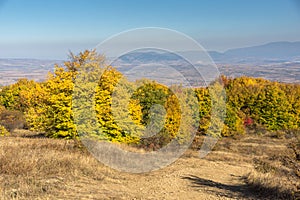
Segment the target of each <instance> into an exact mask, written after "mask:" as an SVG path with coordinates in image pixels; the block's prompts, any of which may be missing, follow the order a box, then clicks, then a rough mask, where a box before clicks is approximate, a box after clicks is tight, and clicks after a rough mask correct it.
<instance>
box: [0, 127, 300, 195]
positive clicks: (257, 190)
mask: <svg viewBox="0 0 300 200" xmlns="http://www.w3.org/2000/svg"><path fill="white" fill-rule="evenodd" d="M201 140H202V138H201V137H200V138H198V141H199V142H201ZM78 146H79V145H78V144H77V143H75V142H74V141H66V140H58V139H49V138H43V137H39V135H33V134H31V133H30V134H28V133H26V132H24V131H18V132H17V133H15V134H14V135H12V136H10V137H1V138H0V198H1V199H299V198H300V193H299V190H300V158H299V157H300V155H299V149H300V148H299V147H300V146H299V137H298V138H297V137H296V136H293V135H291V136H290V137H285V138H278V137H274V136H272V135H269V136H257V135H248V136H240V137H238V138H223V139H221V140H219V142H218V144H217V145H216V147H215V148H214V150H213V151H212V152H211V153H210V154H209V155H208V156H207V157H205V158H204V159H200V158H199V157H198V152H197V151H196V149H197V147H198V145H197V144H196V143H195V144H194V145H193V147H194V148H193V149H190V150H188V151H187V152H186V153H185V154H184V155H183V156H182V157H181V158H180V159H178V160H177V161H176V162H174V163H173V164H171V165H169V166H167V167H165V168H163V169H160V170H157V171H154V172H149V173H143V174H129V173H124V172H118V171H116V170H113V169H111V168H109V167H106V166H104V165H103V164H101V163H100V162H98V161H97V160H96V159H95V158H93V157H92V156H91V155H90V154H89V153H88V152H87V150H85V148H84V147H81V148H80V147H78Z"/></svg>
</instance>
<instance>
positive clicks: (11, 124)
mask: <svg viewBox="0 0 300 200" xmlns="http://www.w3.org/2000/svg"><path fill="white" fill-rule="evenodd" d="M0 125H1V126H3V127H4V128H5V129H6V130H8V131H10V132H11V131H13V130H14V129H22V128H25V127H26V121H25V118H24V115H23V113H22V112H20V111H15V110H7V109H5V108H3V107H2V108H1V109H0Z"/></svg>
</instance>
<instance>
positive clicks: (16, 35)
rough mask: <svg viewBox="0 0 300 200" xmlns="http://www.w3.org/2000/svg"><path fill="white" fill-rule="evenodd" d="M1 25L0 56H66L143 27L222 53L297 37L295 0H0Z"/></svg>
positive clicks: (299, 23)
mask: <svg viewBox="0 0 300 200" xmlns="http://www.w3.org/2000/svg"><path fill="white" fill-rule="evenodd" d="M0 25H1V26H0V58H38V59H65V58H66V57H67V55H68V52H69V51H73V52H75V53H76V52H78V51H82V50H84V49H91V48H94V47H95V46H96V45H97V44H99V43H100V42H102V41H103V40H105V39H107V38H109V37H111V36H112V35H115V34H118V33H120V32H122V31H126V30H129V29H134V28H142V27H162V28H169V29H173V30H176V31H179V32H182V33H184V34H186V35H188V36H190V37H192V38H193V39H195V40H196V41H197V42H199V43H200V44H201V45H202V46H203V47H204V48H205V49H207V50H216V51H220V52H222V51H225V50H228V49H231V48H237V47H245V46H253V45H259V44H265V43H268V42H275V41H300V0H251V1H250V0H249V1H244V0H194V1H193V0H151V1H150V0H105V1H104V0H0Z"/></svg>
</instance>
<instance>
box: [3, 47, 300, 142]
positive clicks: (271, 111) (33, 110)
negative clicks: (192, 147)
mask: <svg viewBox="0 0 300 200" xmlns="http://www.w3.org/2000/svg"><path fill="white" fill-rule="evenodd" d="M95 69H97V70H98V72H100V73H101V78H100V80H97V78H99V77H97V76H96V75H97V74H94V75H93V74H91V73H90V72H92V71H94V70H95ZM83 71H84V72H88V74H87V76H82V77H81V78H82V79H83V80H90V79H91V78H93V76H94V80H96V82H95V81H94V83H96V84H94V85H88V84H81V85H80V87H77V86H76V80H78V75H79V74H80V73H81V72H83ZM212 84H218V85H221V86H222V87H223V88H224V90H225V92H226V100H225V102H226V104H225V105H224V107H225V108H226V115H225V117H224V124H223V126H222V130H221V133H220V134H221V135H220V136H232V135H237V134H245V133H247V132H248V131H249V130H254V131H258V130H269V131H282V132H287V131H298V130H299V128H300V114H299V113H300V86H299V85H298V84H287V83H279V82H271V81H269V80H265V79H262V78H251V77H245V76H243V77H238V78H228V77H225V76H221V77H220V80H216V81H215V82H214V83H212ZM209 87H210V86H208V87H201V88H193V89H192V90H191V89H186V88H183V87H182V86H172V87H170V88H168V87H166V86H164V85H161V84H159V83H157V82H155V81H151V80H146V79H145V80H138V81H137V82H136V83H132V82H130V81H128V80H126V79H125V78H124V76H123V75H122V74H121V73H120V72H119V71H117V70H116V69H115V68H113V67H111V66H106V65H105V58H104V57H103V56H101V55H98V54H97V53H96V51H85V52H82V53H79V54H78V55H73V54H71V59H70V60H69V61H67V62H65V63H64V65H63V66H59V65H55V70H54V72H53V73H50V72H49V74H48V77H47V79H46V81H44V82H35V81H33V80H27V79H20V80H19V81H18V82H16V83H15V84H11V85H9V86H4V87H2V89H1V92H0V133H1V134H2V135H6V134H9V131H12V130H13V129H14V128H27V129H30V130H33V131H37V132H42V133H44V134H45V135H46V136H48V137H52V138H69V139H70V138H76V137H77V136H78V130H79V129H80V130H85V129H86V130H87V131H90V132H92V136H93V137H95V138H96V139H106V140H109V141H113V142H121V143H136V144H138V143H141V142H143V143H151V142H153V141H156V143H157V144H158V145H164V144H166V143H168V142H169V141H170V140H172V139H174V138H177V139H178V140H180V139H182V138H186V137H187V135H188V133H187V132H189V131H191V129H193V128H194V129H196V130H197V134H207V132H208V129H209V127H210V126H211V124H212V121H213V119H212V118H213V114H212V110H213V108H214V107H213V106H214V104H213V103H212V101H213V99H212V92H211V91H210V89H209ZM91 88H93V91H92V93H91ZM74 93H76V94H78V95H80V94H81V95H82V94H84V95H85V96H88V98H90V97H93V98H92V101H91V102H92V103H93V109H94V111H95V117H96V121H89V122H87V121H86V119H87V118H86V119H85V118H84V117H85V116H87V115H88V114H90V113H84V112H82V113H79V114H80V116H81V117H82V118H80V119H76V118H74V112H75V110H76V109H77V110H78V112H79V108H76V106H75V107H74V104H76V105H80V106H81V107H82V106H88V105H85V102H84V101H83V102H79V103H75V102H74ZM89 95H90V96H89ZM91 95H92V96H91ZM179 96H180V98H179ZM115 97H118V99H119V101H118V102H114V98H115ZM153 105H158V107H157V106H156V107H155V106H153ZM195 105H196V106H195ZM159 108H164V109H163V110H164V111H165V113H160V112H161V111H160V110H161V109H159ZM183 109H185V111H183ZM80 112H81V111H80ZM153 114H156V118H158V119H159V120H154V121H153V120H152V118H153V116H152V115H153ZM159 117H161V118H159ZM182 119H185V120H182ZM76 120H77V121H76ZM78 120H79V121H78ZM80 120H83V121H84V122H85V123H80ZM188 120H190V121H193V120H194V121H195V122H196V123H193V124H194V126H197V127H191V126H189V125H188V123H187V124H184V123H185V122H183V121H188ZM162 122H163V124H161V123H162ZM88 123H96V124H97V127H99V128H100V129H101V131H98V130H96V129H95V130H90V129H89V128H90V126H88ZM79 126H82V127H79ZM146 126H148V129H149V130H154V131H157V133H156V134H155V135H151V136H150V137H147V138H146V137H143V136H142V135H141V132H145V127H146ZM150 126H151V127H150Z"/></svg>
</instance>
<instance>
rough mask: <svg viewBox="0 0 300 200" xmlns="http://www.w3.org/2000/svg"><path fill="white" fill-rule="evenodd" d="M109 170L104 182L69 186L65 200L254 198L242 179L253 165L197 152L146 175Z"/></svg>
mask: <svg viewBox="0 0 300 200" xmlns="http://www.w3.org/2000/svg"><path fill="white" fill-rule="evenodd" d="M105 169H106V172H105V174H106V175H105V176H104V179H103V180H101V181H100V182H99V181H91V180H88V179H82V180H79V181H78V182H74V183H72V184H69V185H67V186H66V187H67V190H66V193H65V194H64V195H63V197H62V199H63V198H66V197H67V198H76V197H79V196H80V198H81V199H212V200H213V199H252V198H251V195H250V194H249V193H247V187H246V185H245V184H244V182H243V180H242V176H244V175H245V174H246V173H247V172H249V170H251V165H248V164H244V165H239V166H235V165H230V164H227V163H224V162H214V161H208V160H206V159H200V158H197V154H196V152H194V153H193V155H192V156H191V155H190V157H184V158H180V159H179V160H177V161H176V162H175V163H173V164H172V165H170V166H168V167H166V168H164V169H161V170H158V171H154V172H151V173H146V174H128V173H121V172H117V171H114V170H111V169H109V168H106V167H105ZM68 191H69V194H68ZM71 191H72V192H71ZM253 199H254V198H253Z"/></svg>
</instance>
